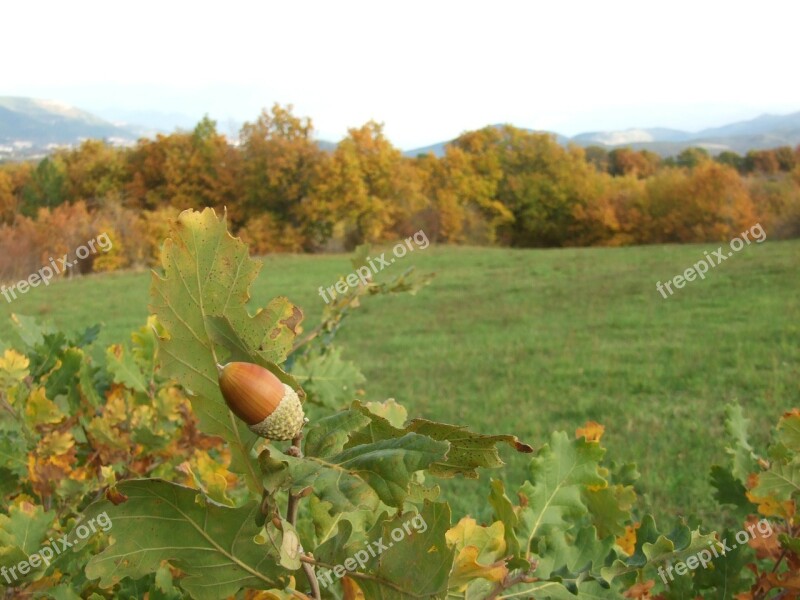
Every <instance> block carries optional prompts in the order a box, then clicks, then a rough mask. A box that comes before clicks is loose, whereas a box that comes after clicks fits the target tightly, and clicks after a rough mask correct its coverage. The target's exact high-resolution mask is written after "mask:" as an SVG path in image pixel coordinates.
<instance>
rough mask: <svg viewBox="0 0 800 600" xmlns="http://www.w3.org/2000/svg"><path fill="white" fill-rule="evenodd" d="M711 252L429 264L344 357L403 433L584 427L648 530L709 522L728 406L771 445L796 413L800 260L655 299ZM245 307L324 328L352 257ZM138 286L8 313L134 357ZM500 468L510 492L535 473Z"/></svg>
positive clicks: (774, 256)
mask: <svg viewBox="0 0 800 600" xmlns="http://www.w3.org/2000/svg"><path fill="white" fill-rule="evenodd" d="M713 248H716V245H714V246H713V247H712V246H711V245H703V246H699V245H687V246H650V247H638V248H619V249H602V248H590V249H559V250H509V249H483V248H434V247H431V248H428V249H426V250H424V251H421V250H417V251H415V252H414V253H412V254H409V255H408V256H407V257H406V258H404V259H403V260H402V262H401V263H400V264H396V265H394V266H392V267H390V269H389V270H387V272H386V274H387V276H388V275H390V274H391V271H392V270H397V271H398V272H399V270H400V269H402V268H405V266H407V265H411V264H415V265H417V267H418V268H419V269H420V270H422V271H426V272H427V271H434V272H436V279H435V280H434V281H433V283H432V284H431V285H430V286H429V287H427V288H425V289H424V290H423V291H422V292H421V293H420V294H418V295H416V296H409V295H402V296H392V297H378V298H373V299H368V300H367V301H366V302H365V303H364V306H363V308H361V309H360V310H359V311H358V312H357V313H356V314H354V315H353V316H352V317H351V318H350V319H349V320H348V321H347V322H346V326H345V327H344V328H343V330H342V332H341V335H340V337H339V340H338V343H339V344H340V345H341V346H343V347H344V350H345V356H346V357H347V358H349V359H351V360H353V361H355V362H356V363H357V364H358V365H360V367H361V368H362V370H363V372H364V374H365V375H366V376H367V379H368V383H367V392H368V394H367V399H371V400H381V399H385V398H388V397H394V398H396V399H397V400H398V401H399V402H401V403H403V404H405V405H406V406H407V407H408V408H409V411H410V413H411V415H413V416H424V417H426V418H430V419H438V420H443V421H448V422H453V423H463V424H467V425H469V426H471V427H472V428H473V429H475V430H478V431H481V432H486V433H501V432H502V433H513V434H515V435H517V436H519V437H520V438H522V439H523V440H525V441H527V442H529V443H532V444H533V445H535V446H538V445H540V444H541V443H543V441H544V440H545V439H546V437H547V436H548V434H549V432H550V431H552V430H554V429H565V430H568V431H573V430H574V429H575V428H576V427H578V426H580V425H582V424H584V423H585V422H586V421H587V420H588V419H593V420H596V421H599V422H601V423H603V424H605V426H606V435H605V438H604V442H605V444H606V445H607V446H608V448H609V454H610V457H611V458H613V459H614V460H616V461H635V462H637V463H638V465H639V469H640V471H641V472H642V485H641V487H642V489H643V490H645V491H646V492H647V496H646V503H647V504H648V508H649V509H650V510H652V511H653V512H654V513H655V514H656V515H657V517H659V516H660V517H661V518H664V517H668V518H673V517H676V516H679V515H684V514H686V515H688V514H698V513H699V514H700V516H701V517H704V518H708V519H709V523H708V524H709V526H711V525H714V524H716V523H717V522H719V518H718V516H717V513H718V509H717V508H716V507H715V504H714V501H713V499H712V496H711V488H710V486H709V484H708V470H709V467H710V465H711V464H712V463H714V462H721V461H724V460H725V459H726V457H725V452H724V446H725V443H726V440H725V438H724V432H723V416H724V412H723V409H724V406H725V404H726V403H728V402H731V401H738V402H740V403H741V404H743V405H744V406H745V410H746V414H747V415H748V416H749V417H750V418H751V419H752V420H753V430H754V438H755V439H756V441H758V442H759V443H761V442H763V440H765V439H766V437H767V434H768V431H769V428H770V427H771V426H772V425H773V424H774V423H775V422H776V421H777V418H778V417H779V415H780V414H781V413H782V412H783V411H784V410H786V409H788V408H790V407H792V406H800V377H798V376H799V375H800V344H799V343H798V341H799V338H800V277H798V273H800V242H798V241H793V242H767V243H764V244H760V245H752V246H749V247H747V248H745V249H744V250H742V251H741V252H739V253H738V254H736V255H735V256H734V257H732V258H731V259H730V260H727V261H725V262H724V263H723V264H721V265H719V266H718V267H716V268H715V269H712V270H711V271H710V272H709V274H708V275H707V277H706V279H705V280H704V281H701V280H696V281H694V282H691V283H688V284H687V285H686V287H684V288H683V289H681V290H678V291H677V292H676V294H675V295H674V296H673V297H671V298H669V299H666V300H665V299H663V298H662V297H661V295H660V294H659V293H658V292H657V291H656V287H655V286H656V281H657V280H661V281H665V280H668V279H671V278H672V277H673V276H674V275H677V274H680V273H682V272H683V271H684V270H685V269H686V268H687V267H689V266H691V265H692V264H693V263H695V262H697V261H698V260H699V259H701V258H703V250H712V249H713ZM264 262H265V265H264V268H263V270H262V273H261V276H260V278H259V280H258V282H257V284H256V286H255V289H254V294H253V295H254V304H259V305H262V304H265V303H266V302H267V301H268V299H269V298H271V297H272V296H274V295H286V296H288V297H289V298H290V299H292V300H293V301H295V302H296V303H297V304H299V305H300V306H301V307H302V308H303V309H304V311H305V312H306V315H307V327H309V328H310V327H311V326H313V324H314V323H315V322H316V320H317V319H318V318H319V315H320V313H321V310H322V307H323V301H322V300H321V299H320V297H319V296H318V295H317V288H318V287H319V286H320V285H326V286H327V285H331V284H332V283H333V282H334V281H335V280H336V278H337V276H338V275H340V274H345V273H347V272H348V271H349V270H350V264H349V260H348V257H346V256H344V255H335V256H272V257H268V258H267V259H265V261H264ZM149 279H150V275H149V274H148V273H118V274H110V275H106V276H95V277H89V278H84V279H74V280H70V281H62V282H57V283H54V284H52V285H51V286H50V287H48V288H36V289H33V290H31V291H29V292H28V293H27V294H26V295H25V296H23V297H21V298H20V299H19V300H17V301H15V302H14V303H13V304H6V303H5V302H3V305H2V306H3V311H4V312H3V314H2V315H0V339H3V340H6V341H7V342H11V343H13V337H12V335H11V333H10V331H11V329H10V327H9V325H8V315H10V313H11V312H17V313H21V314H28V315H35V316H39V317H44V318H47V319H50V320H52V321H53V322H54V323H55V324H56V325H58V326H60V327H62V328H65V329H68V330H77V329H79V328H82V327H85V326H87V325H90V324H93V323H97V322H100V323H103V325H104V328H103V332H102V335H101V343H102V344H104V345H105V344H108V343H111V342H117V341H123V340H127V339H128V334H129V332H130V330H131V329H133V328H135V327H138V326H140V325H141V324H142V323H143V321H144V319H145V316H146V314H147V301H148V299H147V289H148V286H149ZM510 454H511V453H510V452H507V453H506V454H505V456H504V458H506V459H507V460H508V462H509V468H508V470H507V471H506V472H505V473H494V475H495V476H498V475H502V476H503V477H505V478H507V479H508V480H509V482H510V483H511V484H514V483H516V482H519V481H520V480H521V479H522V478H523V476H524V469H525V465H526V464H527V461H528V460H529V459H528V458H525V457H522V456H510ZM448 483H449V484H448V485H447V486H445V487H446V492H448V493H452V492H454V491H456V492H458V493H457V494H456V497H455V498H454V499H453V500H454V502H453V504H455V506H456V510H457V511H462V512H471V513H472V514H476V515H485V514H487V511H488V508H487V505H486V502H485V497H486V493H487V491H488V489H487V487H486V485H485V483H478V482H462V481H457V482H454V483H450V482H448Z"/></svg>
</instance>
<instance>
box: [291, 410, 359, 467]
mask: <svg viewBox="0 0 800 600" xmlns="http://www.w3.org/2000/svg"><path fill="white" fill-rule="evenodd" d="M369 423H370V420H369V418H368V417H366V416H364V415H363V414H361V413H359V412H357V411H354V410H345V411H341V412H337V413H334V414H333V415H330V416H328V417H324V418H322V419H318V420H316V421H314V423H313V425H310V426H309V427H308V428H307V429H306V433H305V446H304V450H305V454H306V456H315V457H318V458H326V457H329V456H333V455H336V454H339V453H340V452H342V451H343V450H344V447H345V444H347V441H348V440H349V439H350V434H351V433H353V432H354V431H357V430H359V429H361V428H363V427H366V426H367V425H368V424H369Z"/></svg>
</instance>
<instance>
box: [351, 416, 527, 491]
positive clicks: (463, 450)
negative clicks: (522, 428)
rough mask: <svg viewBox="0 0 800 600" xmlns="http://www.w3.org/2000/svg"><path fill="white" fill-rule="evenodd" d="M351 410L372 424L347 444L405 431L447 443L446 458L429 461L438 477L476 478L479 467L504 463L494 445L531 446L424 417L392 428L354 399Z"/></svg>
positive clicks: (502, 436)
mask: <svg viewBox="0 0 800 600" xmlns="http://www.w3.org/2000/svg"><path fill="white" fill-rule="evenodd" d="M350 410H354V411H357V412H360V413H361V414H362V415H365V416H368V417H369V419H370V421H371V423H370V424H369V426H367V427H365V428H364V429H362V430H360V431H357V432H355V433H354V434H353V435H351V436H350V442H348V447H349V446H355V445H358V444H364V443H368V442H376V441H378V440H385V439H392V438H399V437H401V436H403V435H406V434H408V433H416V434H419V435H424V436H426V437H429V438H431V439H433V440H439V441H445V442H448V443H449V444H450V451H449V452H448V453H447V456H446V457H445V460H441V461H437V462H436V463H434V464H432V465H431V466H430V467H429V469H428V472H429V473H430V474H431V475H435V476H437V477H443V478H450V477H454V476H456V475H459V474H460V475H463V476H464V477H466V478H468V479H476V478H477V477H478V471H477V469H478V468H479V467H484V468H495V467H500V466H503V464H504V463H503V461H502V460H500V455H499V453H498V451H497V444H499V443H506V444H508V445H510V446H511V447H512V448H514V449H515V450H517V451H518V452H532V451H533V449H532V448H531V447H530V446H528V445H527V444H523V443H522V442H520V441H519V440H518V439H517V438H516V437H515V436H513V435H482V434H479V433H473V432H471V431H469V430H467V428H466V427H462V426H457V425H449V424H447V423H435V422H433V421H428V420H426V419H413V420H412V421H410V422H409V423H407V424H406V425H405V427H403V428H398V427H394V426H393V425H392V424H391V423H389V421H388V420H387V419H385V418H383V417H381V416H379V415H376V414H375V413H373V412H372V411H370V410H369V408H367V407H366V406H364V405H363V404H361V403H360V402H358V401H356V402H353V404H352V406H351V408H350Z"/></svg>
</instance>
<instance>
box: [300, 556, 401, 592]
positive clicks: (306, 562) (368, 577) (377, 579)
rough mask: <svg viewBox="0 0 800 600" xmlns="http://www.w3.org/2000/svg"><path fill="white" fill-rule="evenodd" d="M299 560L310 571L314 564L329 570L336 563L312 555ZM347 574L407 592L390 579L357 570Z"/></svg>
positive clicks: (333, 567) (334, 566)
mask: <svg viewBox="0 0 800 600" xmlns="http://www.w3.org/2000/svg"><path fill="white" fill-rule="evenodd" d="M300 561H301V562H302V563H303V567H306V566H308V567H310V568H311V570H312V571H313V570H314V565H316V566H318V567H325V568H326V569H331V570H333V569H335V568H336V565H329V564H328V563H324V562H320V561H318V560H316V559H315V558H314V557H313V556H301V557H300ZM347 576H348V577H353V578H354V579H364V580H366V581H374V582H376V583H380V584H381V585H383V586H386V587H389V588H392V589H394V590H397V591H398V592H408V590H405V589H403V588H401V587H400V586H399V585H396V584H394V583H392V582H391V581H388V580H386V579H381V578H380V577H377V576H375V575H370V574H369V573H359V572H358V571H348V572H347Z"/></svg>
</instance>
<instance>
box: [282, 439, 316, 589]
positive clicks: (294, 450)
mask: <svg viewBox="0 0 800 600" xmlns="http://www.w3.org/2000/svg"><path fill="white" fill-rule="evenodd" d="M302 439H303V432H302V431H301V432H300V433H298V434H297V437H295V438H294V439H293V440H292V447H291V448H290V449H289V450H290V453H291V454H292V455H293V456H296V457H298V458H302V456H303V450H302V449H301V448H300V440H302ZM302 498H303V496H302V494H293V493H292V492H289V503H288V504H287V505H286V520H287V521H288V522H289V523H290V524H291V525H292V527H294V526H295V524H296V523H297V512H298V511H299V510H300V500H301V499H302ZM304 558H306V557H305V556H304V555H303V548H302V546H301V547H300V560H301V561H303V559H304ZM312 560H313V558H312ZM302 566H303V571H304V572H305V574H306V578H307V579H308V584H309V585H310V586H311V597H312V598H314V599H315V600H322V592H321V591H320V589H319V581H317V574H316V573H315V572H314V566H313V565H312V564H310V563H308V562H307V561H303V562H302Z"/></svg>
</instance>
